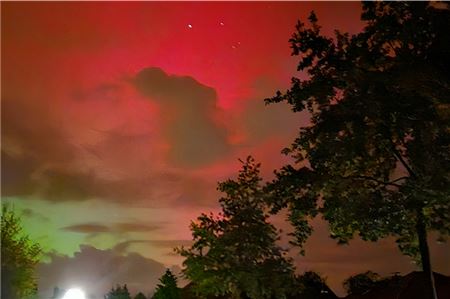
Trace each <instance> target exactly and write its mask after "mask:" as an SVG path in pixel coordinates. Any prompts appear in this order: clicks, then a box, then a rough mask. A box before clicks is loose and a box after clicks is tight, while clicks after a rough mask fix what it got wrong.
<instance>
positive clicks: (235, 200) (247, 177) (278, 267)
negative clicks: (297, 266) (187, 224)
mask: <svg viewBox="0 0 450 299" xmlns="http://www.w3.org/2000/svg"><path fill="white" fill-rule="evenodd" d="M259 168H260V165H259V164H257V163H255V161H254V159H253V158H251V157H248V158H247V160H246V161H245V162H243V167H242V170H240V172H239V175H238V178H237V180H227V181H225V182H222V183H219V187H218V189H219V190H220V191H221V192H223V193H225V196H224V197H222V198H221V199H220V200H219V202H220V205H221V207H222V211H223V212H222V213H219V215H218V216H215V215H213V214H210V215H205V214H202V215H201V216H200V217H198V218H197V221H196V222H193V223H192V224H191V230H192V235H193V239H194V244H193V245H192V247H191V248H188V249H186V248H181V249H178V251H179V253H180V254H181V255H182V256H184V257H185V258H186V259H185V261H184V265H185V267H186V268H185V269H184V274H185V275H186V277H187V278H189V279H190V280H191V281H192V282H193V284H194V285H195V288H196V290H197V292H198V293H199V294H200V295H203V296H207V295H224V294H229V295H231V296H232V297H233V298H285V297H286V295H287V294H288V293H289V292H290V290H291V287H292V282H293V266H292V264H291V261H290V260H289V259H287V258H286V257H284V251H283V250H282V249H281V248H280V247H279V246H277V245H276V241H277V240H278V234H277V230H276V229H275V227H274V226H273V225H272V224H270V223H269V222H268V217H269V214H268V213H267V212H266V211H265V210H266V209H265V204H264V196H265V195H264V192H263V189H262V187H261V179H260V176H259V173H260V172H259Z"/></svg>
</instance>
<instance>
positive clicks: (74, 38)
mask: <svg viewBox="0 0 450 299" xmlns="http://www.w3.org/2000/svg"><path fill="white" fill-rule="evenodd" d="M1 5H2V49H1V50H2V68H1V71H2V82H1V83H2V197H3V198H4V199H5V200H8V201H11V202H13V203H14V204H15V205H16V206H17V207H18V208H20V209H22V210H23V217H24V218H25V219H24V221H25V225H26V226H27V227H28V228H29V230H30V232H31V235H32V236H33V237H34V238H36V239H37V240H39V241H40V242H41V243H43V245H44V247H45V249H46V250H47V251H51V252H52V254H50V256H49V261H50V263H49V264H46V265H45V266H44V267H42V273H44V274H43V275H42V276H43V277H44V278H42V279H41V284H40V285H41V286H42V288H43V289H44V290H47V289H48V288H52V287H53V285H60V286H63V287H64V286H66V287H67V286H68V285H69V284H71V283H72V282H73V281H78V283H79V284H83V283H85V284H88V283H87V282H86V281H84V280H80V279H81V278H79V277H81V276H83V275H82V274H83V273H84V271H87V270H86V269H84V268H83V269H79V270H77V271H79V273H78V272H76V273H74V272H70V271H68V270H67V269H65V268H67V267H68V266H67V265H69V264H70V265H72V266H73V265H74V261H77V259H83V261H88V262H87V263H81V264H82V265H85V266H86V267H88V265H89V264H90V263H89V261H91V260H93V259H94V256H98V255H101V256H104V257H105V258H106V257H108V258H109V259H114V260H115V261H117V263H118V264H119V265H128V266H127V267H128V268H130V267H131V268H132V267H134V266H135V265H137V264H139V262H136V259H137V260H139V258H142V259H144V260H145V261H147V262H148V264H149V265H150V264H151V265H153V268H155V267H156V266H154V264H152V263H153V262H154V263H156V264H157V265H159V266H158V267H159V268H158V267H156V268H157V269H158V270H154V271H153V272H152V273H153V274H152V275H153V276H152V277H151V278H148V279H149V280H148V281H142V283H141V282H139V281H138V282H136V284H135V285H134V286H132V287H134V289H139V288H141V287H142V288H144V285H146V286H145V287H148V285H149V284H150V283H149V281H151V282H154V281H155V279H157V277H158V275H159V274H160V273H159V272H158V271H162V270H161V269H163V268H162V264H164V265H166V266H170V265H177V264H178V265H179V264H180V262H181V261H182V260H181V259H180V258H179V257H176V256H174V255H173V254H172V253H171V248H172V247H174V246H177V245H180V244H184V243H186V240H189V239H190V234H189V230H188V225H189V221H190V220H192V219H194V218H195V217H196V216H198V215H199V213H200V212H203V211H209V210H215V209H217V198H218V196H219V194H218V193H217V192H216V191H215V187H216V183H217V181H220V180H224V179H226V178H228V177H232V176H233V175H235V174H236V172H237V170H238V169H239V162H238V160H237V159H238V158H245V157H246V156H247V155H248V154H252V155H254V156H255V157H256V159H257V160H259V161H260V162H261V163H262V164H263V173H264V175H265V177H266V178H267V179H269V178H270V173H271V172H272V170H274V169H276V168H277V167H280V166H281V165H283V163H285V162H286V161H287V158H286V157H283V156H282V155H281V154H280V150H281V149H282V148H283V147H285V146H287V145H289V143H290V142H291V141H292V140H293V138H294V137H295V135H296V133H297V131H298V127H299V126H300V125H304V124H305V123H306V119H307V118H306V117H305V115H301V114H294V113H292V112H290V111H289V108H288V107H286V106H283V105H281V104H280V105H272V106H269V107H265V106H264V103H263V101H262V100H263V99H264V98H266V97H270V96H272V95H274V94H275V91H276V90H278V89H286V88H288V86H289V82H290V78H291V77H292V76H293V75H296V76H303V75H302V74H297V73H296V72H295V69H296V63H297V60H298V59H297V58H295V57H291V56H290V54H291V51H290V48H289V43H288V39H289V38H290V36H291V34H292V33H293V31H294V29H295V24H296V22H297V20H298V19H299V18H300V19H302V20H305V19H306V17H307V16H308V14H309V12H310V11H311V10H314V11H315V12H316V13H317V15H318V17H319V21H320V24H321V25H322V26H323V31H324V32H325V33H326V34H332V32H333V30H334V29H340V30H342V31H349V32H351V33H352V32H353V33H355V32H357V31H358V30H360V29H361V27H362V24H361V23H360V22H359V14H360V4H359V3H357V2H340V3H337V2H320V3H318V2H276V3H275V2H229V3H224V2H222V3H218V2H215V3H212V2H211V3H205V2H191V3H186V2H184V3H182V2H178V3H174V2H171V3H169V2H132V3H125V2H109V3H106V2H103V3H101V2H97V3H87V2H83V3H82V2H60V3H54V2H46V3H38V2H33V3H31V2H20V3H18V2H16V3H12V2H6V3H5V2H3V3H1ZM278 221H279V220H278ZM281 225H282V226H284V225H285V224H281ZM317 228H318V229H317V230H318V232H317V233H316V234H315V235H314V236H313V238H312V240H311V241H310V243H309V245H308V248H309V251H308V255H307V256H306V257H305V258H297V260H298V268H299V270H300V271H303V270H305V269H306V270H318V271H321V272H322V273H323V274H324V275H325V276H328V281H329V282H330V284H331V286H332V287H333V288H334V289H338V288H339V284H340V283H341V281H342V279H343V278H345V277H347V276H348V275H350V274H354V273H356V272H358V271H359V272H361V271H365V270H368V269H369V268H370V269H372V270H375V271H378V272H380V273H383V274H389V273H390V272H394V271H410V270H412V269H414V266H413V265H411V264H409V262H408V259H406V258H402V257H400V255H399V254H398V252H397V251H396V249H395V246H394V245H393V243H392V242H391V241H386V242H381V243H378V244H372V245H370V244H366V243H362V242H359V241H355V243H354V244H353V245H351V246H350V247H347V248H343V247H337V245H335V244H334V243H333V241H331V240H329V239H327V232H326V228H325V226H324V224H323V223H322V222H320V221H318V222H317ZM83 244H84V245H83ZM80 245H83V246H82V247H80ZM94 247H95V248H97V249H95V248H94ZM433 248H434V249H433V250H434V252H435V254H436V256H437V260H438V262H436V263H439V264H444V261H446V262H447V263H446V265H447V266H441V268H439V270H440V271H442V272H447V273H450V268H449V266H448V265H450V261H449V259H448V256H447V257H446V256H445V255H444V253H443V252H444V251H445V250H444V248H443V247H442V246H441V247H433ZM76 252H78V253H77V254H75V255H74V253H76ZM293 254H295V250H294V251H293ZM61 255H62V256H61ZM445 258H446V260H445ZM136 263H137V264H136ZM78 265H79V263H78ZM133 265H134V266H133ZM149 267H150V266H149ZM438 267H439V266H438ZM156 268H155V269H156ZM114 269H115V270H111V271H116V270H117V269H116V268H114ZM133 269H134V268H133ZM58 271H59V272H58ZM61 271H63V272H64V273H65V274H66V275H60V273H61ZM67 271H68V272H67ZM105 271H107V270H105ZM124 271H125V270H124ZM50 272H51V273H53V274H49V273H50ZM58 273H59V274H58ZM77 273H78V274H77ZM80 273H81V274H80ZM121 273H122V272H121ZM122 274H123V275H122ZM122 274H120V275H119V274H117V275H118V276H114V277H112V276H111V277H108V279H106V280H105V279H103V280H102V283H103V284H101V283H97V285H99V286H97V288H95V287H94V286H89V285H88V286H86V285H85V287H86V288H88V289H89V288H91V290H92V292H94V293H95V292H98V293H99V292H101V291H102V288H103V287H104V286H106V287H107V288H109V286H110V284H111V283H116V282H117V283H124V282H127V281H124V280H127V279H129V280H132V279H134V278H132V276H131V275H128V274H129V273H128V272H126V271H125V272H123V273H122ZM77 275H78V276H77ZM92 275H94V274H92ZM95 275H96V274H95ZM95 275H94V276H93V277H92V278H89V279H91V280H97V279H99V278H98V275H97V276H95ZM99 275H100V274H99ZM121 275H122V276H121ZM127 275H128V276H127ZM128 283H131V282H130V281H128Z"/></svg>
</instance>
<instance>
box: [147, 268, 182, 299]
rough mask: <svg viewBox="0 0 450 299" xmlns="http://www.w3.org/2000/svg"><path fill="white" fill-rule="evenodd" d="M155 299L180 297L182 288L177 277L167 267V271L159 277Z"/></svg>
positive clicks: (175, 298)
mask: <svg viewBox="0 0 450 299" xmlns="http://www.w3.org/2000/svg"><path fill="white" fill-rule="evenodd" d="M159 282H160V283H159V284H158V286H157V287H156V290H155V294H154V295H153V299H179V298H181V296H180V289H179V288H178V286H177V278H176V276H175V275H173V274H172V272H171V271H170V270H169V269H167V270H166V273H164V275H163V276H162V277H161V278H160V279H159Z"/></svg>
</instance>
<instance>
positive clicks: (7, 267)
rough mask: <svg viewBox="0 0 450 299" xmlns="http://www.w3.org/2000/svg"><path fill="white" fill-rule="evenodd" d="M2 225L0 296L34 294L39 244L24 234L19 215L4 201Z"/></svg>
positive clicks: (9, 296) (17, 296)
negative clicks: (0, 291)
mask: <svg viewBox="0 0 450 299" xmlns="http://www.w3.org/2000/svg"><path fill="white" fill-rule="evenodd" d="M1 226H2V228H1V265H2V270H1V271H2V273H1V276H2V279H1V283H2V288H1V290H2V293H1V295H2V296H1V297H2V298H9V299H16V298H17V299H19V298H20V299H22V298H31V297H33V296H35V295H36V294H37V282H36V277H35V268H36V265H37V264H38V263H39V260H40V256H41V251H42V250H41V247H40V245H39V244H37V243H34V242H32V241H31V240H30V238H29V237H28V236H27V235H26V234H24V232H23V229H22V225H21V220H20V218H19V217H18V216H17V215H16V214H15V212H14V211H13V210H12V209H11V208H10V207H8V206H7V205H4V204H3V205H2V215H1Z"/></svg>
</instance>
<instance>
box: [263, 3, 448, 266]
mask: <svg viewBox="0 0 450 299" xmlns="http://www.w3.org/2000/svg"><path fill="white" fill-rule="evenodd" d="M444 5H446V4H444ZM362 20H364V21H365V22H366V26H365V28H364V30H363V31H362V32H361V33H359V34H356V35H353V36H350V35H349V34H347V33H341V32H338V31H336V36H335V39H332V38H329V37H326V36H323V35H321V33H320V26H319V25H318V20H317V17H316V16H315V14H314V13H312V14H311V16H310V17H309V23H310V26H309V27H307V26H306V25H305V24H304V23H301V22H299V23H298V25H297V31H296V32H295V33H294V35H293V36H292V38H291V40H290V43H291V47H292V49H293V55H298V56H300V62H299V65H298V70H299V71H303V72H306V73H307V74H308V79H306V80H300V79H298V78H293V79H292V85H291V88H290V89H289V90H287V91H286V92H285V93H281V92H277V95H276V96H275V97H274V98H272V99H267V100H266V102H267V103H274V102H287V103H289V104H290V105H291V106H292V109H293V111H295V112H296V111H304V110H307V111H308V112H309V113H310V116H311V118H310V121H311V125H309V126H306V127H302V128H301V129H300V134H299V136H298V137H297V138H296V139H295V141H294V142H293V144H292V145H291V146H290V147H289V148H287V149H285V150H284V152H285V153H286V154H289V155H291V156H292V157H293V158H294V159H295V161H296V163H295V164H294V165H288V166H286V167H284V168H282V169H281V170H280V171H278V172H277V173H276V175H277V179H276V180H275V181H273V182H272V183H271V184H269V185H268V186H267V192H268V193H269V194H271V199H269V202H270V203H271V204H272V207H273V212H277V211H279V210H280V209H282V208H288V210H289V220H290V221H291V223H292V224H293V225H294V226H295V227H296V228H297V230H296V232H295V233H294V237H295V240H294V243H296V244H297V245H300V246H302V245H303V244H304V242H305V240H306V239H307V238H308V236H309V235H310V234H311V232H312V228H311V227H310V225H309V222H308V221H309V219H310V218H311V217H315V216H316V215H317V213H322V215H323V217H324V218H325V219H326V220H327V221H328V223H329V227H330V231H331V236H332V237H333V238H335V239H337V240H338V241H339V242H340V243H347V242H348V241H349V240H350V239H351V238H353V236H354V235H355V234H358V235H359V236H360V237H361V238H362V239H363V240H368V241H376V240H378V239H380V238H383V237H386V236H389V235H392V236H395V237H396V239H397V243H398V245H399V248H400V250H401V251H402V252H403V253H404V254H407V255H410V256H412V257H414V258H415V259H416V260H418V259H419V252H421V253H423V252H424V250H425V249H424V246H426V245H424V244H423V243H424V242H425V243H426V231H427V230H435V231H437V232H439V233H440V234H441V235H442V236H446V235H449V234H450V146H449V141H450V126H449V120H450V73H449V71H448V70H449V69H450V40H449V35H448V32H447V31H446V29H444V28H449V27H450V11H449V9H448V6H447V8H445V9H441V8H436V7H435V6H433V5H430V4H429V3H427V2H414V3H413V2H379V1H377V2H364V3H363V14H362ZM420 236H422V244H421V242H419V237H420ZM424 240H425V241H424ZM419 245H420V246H419ZM421 246H422V247H421ZM425 255H426V254H425ZM423 257H424V254H422V260H423Z"/></svg>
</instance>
